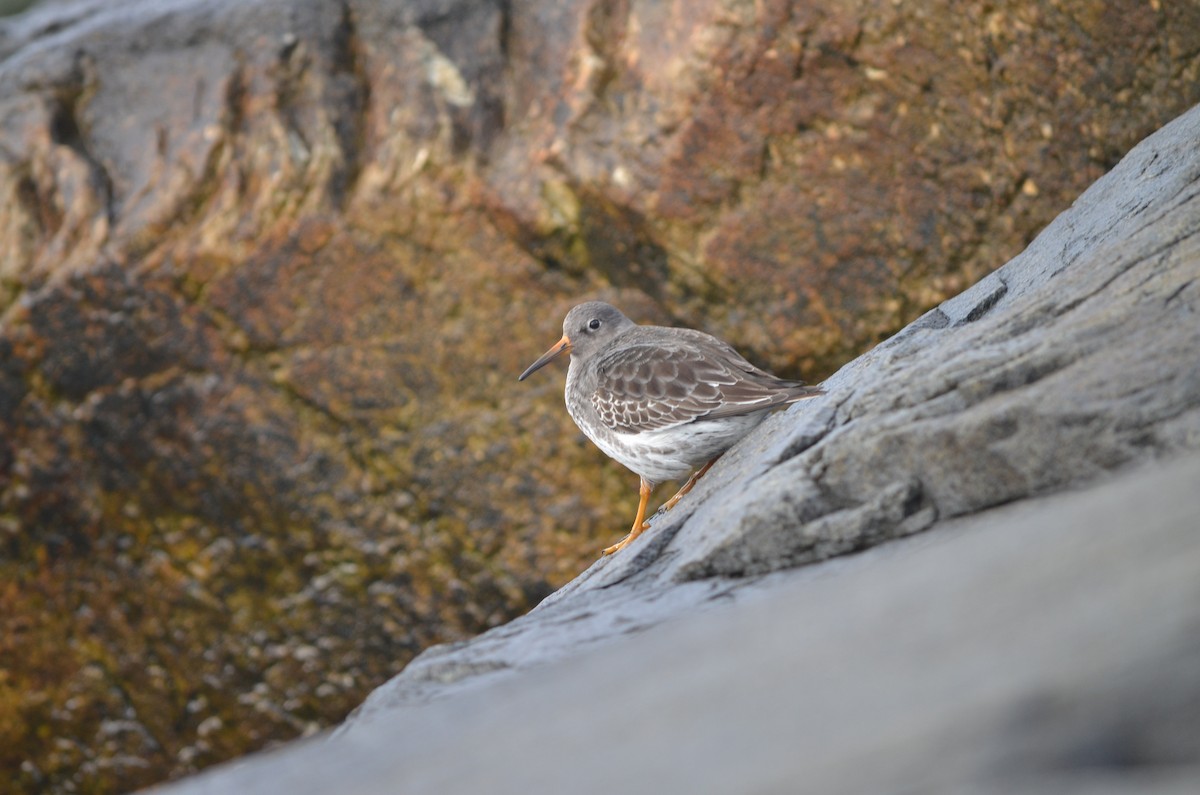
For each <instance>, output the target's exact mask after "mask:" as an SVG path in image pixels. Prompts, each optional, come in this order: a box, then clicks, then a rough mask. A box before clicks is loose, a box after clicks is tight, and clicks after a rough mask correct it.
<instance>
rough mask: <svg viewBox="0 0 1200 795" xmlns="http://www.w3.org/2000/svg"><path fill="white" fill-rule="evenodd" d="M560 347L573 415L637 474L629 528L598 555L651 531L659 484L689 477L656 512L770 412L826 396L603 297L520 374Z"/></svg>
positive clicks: (574, 313)
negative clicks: (641, 319) (644, 321)
mask: <svg viewBox="0 0 1200 795" xmlns="http://www.w3.org/2000/svg"><path fill="white" fill-rule="evenodd" d="M564 353H569V354H570V366H569V367H568V368H567V383H566V389H565V390H564V396H565V399H566V404H567V412H568V413H569V414H570V415H571V419H573V420H574V421H575V424H576V425H577V426H579V429H580V430H581V431H583V434H584V435H585V436H587V437H588V438H589V439H590V440H591V441H592V442H593V443H594V444H595V445H596V446H597V447H599V448H600V449H601V450H602V451H603V452H604V453H605V454H606V455H608V456H609V457H610V458H613V459H615V460H616V461H617V462H619V463H620V464H622V465H624V466H625V467H626V468H627V469H630V470H632V471H633V473H634V474H636V475H638V477H639V478H640V479H641V483H640V488H639V502H638V509H637V515H636V517H635V518H634V520H633V528H632V529H631V530H630V531H629V534H628V535H626V536H625V538H623V539H622V540H621V541H619V542H617V543H616V544H614V545H612V546H610V547H608V548H606V549H605V550H604V551H603V555H611V554H613V553H614V552H618V551H620V550H622V549H624V548H625V547H627V546H628V545H629V544H630V543H631V542H633V540H634V539H636V538H637V537H638V536H639V535H640V534H641V533H642V531H643V530H645V529H647V528H648V527H649V522H648V521H647V520H646V506H647V504H648V503H649V500H650V494H651V492H652V491H653V490H654V487H655V486H656V485H658V484H659V483H662V482H665V481H672V480H679V479H680V478H682V477H684V476H685V475H688V474H689V473H691V477H689V478H688V480H687V481H686V482H685V483H684V485H683V487H682V488H681V489H680V490H679V492H678V493H677V494H676V495H675V496H673V497H672V498H671V499H669V500H667V501H666V502H665V503H664V504H663V507H662V509H661V510H670V509H671V508H673V507H674V506H675V505H676V503H678V502H679V500H680V499H681V498H682V497H683V496H684V495H685V494H687V493H688V492H689V491H690V490H691V489H692V487H693V486H694V485H695V484H696V481H697V480H699V479H700V478H701V477H702V476H703V475H704V473H705V472H707V471H708V470H709V468H710V467H711V466H712V465H713V463H715V462H716V460H717V458H719V457H720V456H721V455H722V454H723V453H724V452H725V451H726V450H728V449H729V448H730V447H732V446H733V445H734V444H735V443H736V442H737V441H738V440H739V439H741V438H742V437H744V436H745V435H746V434H747V433H749V432H750V431H751V430H752V429H754V428H755V427H756V426H757V425H758V424H759V423H760V422H762V421H763V420H764V419H765V418H766V416H767V414H769V413H770V412H771V411H772V410H773V409H777V408H779V407H780V406H785V405H788V404H791V403H795V402H797V401H799V400H807V399H808V398H814V397H817V396H818V395H822V394H824V390H822V389H821V388H820V387H818V386H806V385H804V383H803V382H801V381H788V380H785V379H782V378H777V377H776V376H774V375H772V374H771V373H768V372H766V371H765V370H760V369H759V368H758V367H755V366H754V365H753V364H751V363H750V362H748V361H747V360H746V359H745V358H743V357H742V355H741V354H739V353H738V352H737V351H736V350H734V349H733V347H732V346H731V345H729V343H727V342H724V341H723V340H720V339H718V338H716V337H714V336H712V335H711V334H706V333H704V332H703V331H697V330H695V329H689V328H671V327H665V326H642V325H639V324H637V323H635V322H634V321H632V320H630V319H629V318H628V317H626V316H625V315H624V314H623V313H622V312H621V310H619V309H617V308H616V307H615V306H612V305H611V304H608V303H605V302H603V301H588V302H586V303H582V304H579V305H578V306H575V307H574V308H572V309H571V310H570V311H569V312H567V316H566V319H565V320H563V335H562V338H561V339H560V340H559V341H558V342H556V343H554V345H552V346H551V347H550V349H549V350H547V351H546V352H545V353H544V354H542V355H541V356H540V357H539V358H538V359H537V361H535V362H534V363H533V364H531V365H529V367H527V368H526V369H525V372H523V373H521V375H520V376H519V377H518V379H517V380H518V381H524V380H525V379H526V378H528V377H529V376H530V375H532V374H533V373H534V372H536V371H537V370H540V369H541V368H543V367H545V366H546V365H547V364H549V363H550V362H552V361H554V360H555V359H557V358H558V357H559V356H561V355H562V354H564Z"/></svg>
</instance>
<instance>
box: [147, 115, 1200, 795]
mask: <svg viewBox="0 0 1200 795" xmlns="http://www.w3.org/2000/svg"><path fill="white" fill-rule="evenodd" d="M1198 139H1200V106H1198V107H1197V108H1195V109H1193V110H1191V111H1189V112H1188V113H1186V114H1185V115H1184V116H1182V117H1180V118H1179V119H1177V120H1176V121H1174V122H1172V123H1171V124H1169V125H1167V126H1166V127H1165V128H1164V129H1162V130H1161V131H1159V132H1158V133H1156V134H1155V135H1153V136H1152V137H1150V138H1149V139H1147V140H1146V141H1144V142H1143V143H1141V144H1140V145H1138V146H1137V147H1136V148H1135V149H1134V150H1133V151H1132V152H1130V154H1129V155H1128V156H1127V157H1126V158H1124V160H1122V162H1121V163H1120V164H1119V165H1118V166H1117V167H1116V168H1115V169H1114V170H1113V171H1112V172H1111V173H1110V174H1108V175H1106V176H1105V177H1104V178H1102V179H1101V180H1099V181H1098V182H1097V183H1096V184H1095V185H1094V186H1092V187H1091V188H1090V189H1089V190H1088V191H1087V192H1086V193H1085V194H1084V195H1083V196H1082V197H1080V199H1079V200H1078V201H1077V202H1076V203H1075V204H1074V206H1072V207H1071V208H1070V209H1069V210H1067V211H1066V212H1064V213H1063V214H1062V215H1061V216H1059V218H1058V219H1056V220H1055V221H1054V223H1052V224H1051V225H1050V226H1049V227H1048V228H1047V229H1046V230H1045V231H1043V232H1042V234H1041V235H1039V236H1038V238H1037V239H1036V240H1035V241H1034V242H1033V244H1032V245H1030V247H1029V248H1028V249H1026V251H1025V252H1023V253H1022V254H1021V255H1020V256H1018V257H1016V258H1015V259H1014V260H1012V261H1011V262H1010V263H1008V264H1007V265H1005V266H1004V267H1003V268H1001V269H1000V270H998V271H997V272H996V273H994V274H992V275H991V276H989V277H988V278H987V279H985V280H983V281H981V282H980V283H979V284H978V285H976V286H975V287H973V288H971V289H970V290H968V291H966V292H965V293H963V294H962V295H960V296H958V297H956V298H954V299H951V300H950V301H948V302H946V303H944V304H943V305H941V306H940V307H938V308H936V309H934V310H932V311H931V312H930V313H928V314H926V315H925V316H923V317H922V318H920V319H918V320H917V321H916V322H914V323H913V324H911V325H910V326H909V327H908V328H906V329H905V330H903V331H902V332H901V333H900V334H898V335H896V337H894V338H892V339H891V340H888V341H887V342H886V343H884V344H882V345H880V346H879V347H877V348H876V349H874V350H872V351H871V352H869V353H867V354H865V355H863V356H861V357H859V358H858V359H856V360H855V361H854V362H852V363H850V364H849V365H847V366H846V367H845V368H843V369H842V370H841V371H839V372H838V373H837V374H835V375H834V376H833V377H832V378H831V379H829V381H828V382H827V384H828V386H829V395H828V397H827V398H824V399H823V400H821V401H809V402H806V403H804V404H798V405H797V406H794V407H792V408H790V409H789V410H787V411H786V412H783V413H781V414H777V415H775V416H774V417H773V418H772V419H771V420H770V421H769V422H768V423H766V424H764V426H763V427H762V428H760V429H759V430H758V431H756V432H755V433H754V434H752V435H751V436H750V437H748V438H747V439H746V440H745V441H744V442H743V443H742V444H740V445H738V446H737V447H735V448H734V450H733V451H731V452H730V454H729V457H728V458H726V459H722V461H720V462H718V464H717V465H716V466H715V467H714V468H713V470H712V471H711V473H710V474H709V475H708V476H706V477H705V479H703V480H702V481H701V482H700V486H698V487H697V489H696V490H695V491H694V492H693V495H692V496H689V497H688V498H687V499H685V500H684V501H683V502H681V503H680V504H679V506H678V507H677V508H676V509H675V510H674V511H672V512H671V513H669V514H666V515H663V516H660V517H658V518H657V519H656V520H655V521H654V523H653V525H652V527H651V529H650V530H649V531H648V532H647V533H646V534H644V535H643V536H642V537H641V538H640V539H639V540H638V541H637V542H635V544H633V545H631V546H630V547H629V548H628V549H627V550H626V551H625V552H624V553H622V554H618V555H615V556H612V557H610V558H604V559H601V560H600V561H598V562H597V563H596V564H595V565H594V566H593V567H592V568H591V569H589V570H588V571H587V572H585V573H584V574H583V575H581V576H580V577H579V578H577V579H576V580H575V581H574V582H572V583H571V584H569V585H568V586H567V587H565V588H563V589H562V590H560V591H559V592H558V593H556V594H555V595H553V596H552V597H550V598H548V599H547V600H545V601H544V602H543V603H542V604H541V605H539V606H538V607H537V608H536V609H535V610H533V611H532V612H530V613H529V614H528V615H526V616H524V617H522V618H520V619H518V620H516V621H513V622H511V623H510V624H508V625H506V626H503V627H499V628H497V629H494V630H491V631H490V632H487V633H485V634H483V635H482V636H480V637H479V638H477V639H474V640H472V641H469V642H466V643H462V644H458V645H456V646H450V647H445V648H437V649H433V650H430V651H427V652H425V653H424V654H422V655H421V656H420V657H418V658H417V659H416V660H415V661H414V662H413V663H412V664H411V665H410V666H409V667H408V668H407V669H406V670H405V671H404V672H403V673H402V674H400V675H399V676H398V677H396V678H395V679H393V680H392V681H391V682H389V683H388V684H387V685H385V686H384V687H382V688H380V689H379V690H377V691H376V692H375V693H373V694H372V696H371V697H370V698H369V699H368V700H367V701H366V703H365V704H364V705H363V707H362V708H361V709H360V710H359V711H358V712H357V713H355V715H353V716H352V717H351V719H350V720H349V721H347V723H346V724H345V725H344V726H343V727H342V728H341V729H339V730H338V731H337V732H335V733H333V734H332V735H330V736H327V737H325V738H323V739H320V740H315V741H309V742H306V743H302V744H300V745H298V746H294V747H290V748H285V749H283V750H281V751H279V752H277V753H272V754H265V755H262V756H259V757H255V758H252V759H249V760H246V761H244V762H242V763H240V764H238V765H233V766H230V767H227V768H223V769H219V770H217V771H213V772H211V773H209V774H204V775H201V776H198V777H196V778H194V779H191V780H188V781H184V782H181V783H179V784H177V785H174V786H169V787H164V788H162V789H160V790H156V792H161V793H163V795H201V794H202V793H217V792H241V791H255V792H267V793H270V792H289V793H314V794H315V793H325V792H334V791H338V792H340V791H346V790H352V791H354V792H361V793H374V792H379V793H383V792H394V791H397V790H402V791H404V792H413V793H419V792H440V793H445V792H479V791H487V792H494V793H508V792H512V793H516V792H531V791H535V792H537V791H545V792H563V791H571V792H614V791H620V792H663V791H670V792H731V791H736V792H766V791H790V790H791V789H793V788H794V787H795V786H796V782H804V785H803V786H804V788H805V789H811V790H812V791H814V792H883V791H901V792H935V793H937V792H946V793H952V792H954V793H958V792H995V793H1001V792H1013V791H1022V792H1144V791H1147V788H1149V789H1151V790H1152V791H1163V792H1190V791H1194V790H1195V789H1196V788H1197V787H1198V786H1200V711H1197V709H1196V704H1197V703H1200V668H1197V666H1196V660H1197V658H1198V657H1197V655H1200V643H1198V641H1197V638H1196V634H1195V627H1196V626H1197V622H1198V621H1200V577H1197V572H1200V536H1197V534H1196V532H1195V529H1196V526H1195V517H1196V516H1197V514H1198V512H1200V492H1197V490H1196V488H1195V486H1196V484H1197V483H1200V369H1198V368H1197V367H1196V366H1195V365H1196V358H1195V352H1196V351H1197V350H1200V322H1197V309H1198V308H1200V251H1197V245H1198V244H1197V241H1198V240H1200V234H1198V233H1200V191H1198V190H1197V189H1196V187H1197V185H1200V150H1198V149H1197V148H1196V146H1195V141H1196V140H1198ZM883 542H891V543H883ZM862 550H866V551H862ZM854 551H859V552H860V554H857V555H853V556H846V553H848V552H854ZM801 564H808V565H801Z"/></svg>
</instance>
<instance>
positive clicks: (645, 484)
mask: <svg viewBox="0 0 1200 795" xmlns="http://www.w3.org/2000/svg"><path fill="white" fill-rule="evenodd" d="M653 489H654V484H653V483H651V482H650V481H648V480H646V479H645V478H642V485H641V488H640V489H638V494H639V496H640V499H639V500H638V511H637V518H635V519H634V520H633V529H632V530H630V531H629V535H627V536H625V537H624V538H622V539H621V540H620V541H618V542H617V543H615V544H613V545H612V546H611V547H609V548H608V549H606V550H604V554H605V555H611V554H612V553H614V552H619V551H620V550H622V549H624V548H625V547H627V546H629V542H631V541H633V539H635V538H637V537H638V536H640V535H641V534H642V531H643V530H645V529H646V527H647V526H648V523H647V522H646V521H645V519H646V503H648V502H650V492H651V491H652V490H653Z"/></svg>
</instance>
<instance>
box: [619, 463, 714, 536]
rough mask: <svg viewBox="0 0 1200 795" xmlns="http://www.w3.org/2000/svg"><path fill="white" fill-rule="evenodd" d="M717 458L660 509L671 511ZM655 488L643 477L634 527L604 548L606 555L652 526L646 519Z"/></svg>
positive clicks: (703, 467)
mask: <svg viewBox="0 0 1200 795" xmlns="http://www.w3.org/2000/svg"><path fill="white" fill-rule="evenodd" d="M717 458H720V456H717ZM717 458H714V459H713V460H712V461H709V462H708V463H707V464H705V465H704V466H702V467H700V468H699V469H698V470H696V472H695V473H694V474H693V475H692V476H691V477H690V478H688V479H687V483H684V484H683V488H681V489H680V490H679V491H678V492H676V493H675V496H674V497H672V498H671V499H669V500H667V501H666V502H664V503H663V506H662V508H660V509H659V510H662V511H669V510H671V509H672V508H674V507H675V504H676V503H677V502H679V501H680V500H681V499H683V495H685V494H687V493H688V492H689V491H691V490H692V487H693V486H695V485H696V481H697V480H699V479H700V478H701V477H703V476H704V473H705V472H707V471H708V470H709V469H711V468H712V465H713V464H715V463H717ZM653 488H654V484H653V483H651V482H650V481H648V480H646V479H645V478H642V487H641V490H640V494H641V500H640V501H639V502H638V512H637V518H636V519H634V520H633V529H632V530H630V531H629V535H627V536H625V537H624V538H622V539H621V540H620V541H618V542H617V543H615V544H613V545H612V546H611V547H609V548H608V549H606V550H604V554H605V555H611V554H612V553H614V552H619V551H620V550H622V549H624V548H625V547H627V546H629V544H630V543H631V542H632V541H633V539H635V538H637V537H638V536H640V535H641V534H642V531H643V530H645V529H646V528H647V527H649V526H650V523H649V522H648V521H646V503H648V502H649V501H650V490H651V489H653Z"/></svg>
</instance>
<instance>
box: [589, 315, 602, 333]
mask: <svg viewBox="0 0 1200 795" xmlns="http://www.w3.org/2000/svg"><path fill="white" fill-rule="evenodd" d="M588 328H590V329H591V330H592V331H595V330H596V329H598V328H600V319H599V318H595V317H594V318H592V319H591V320H590V321H588Z"/></svg>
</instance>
